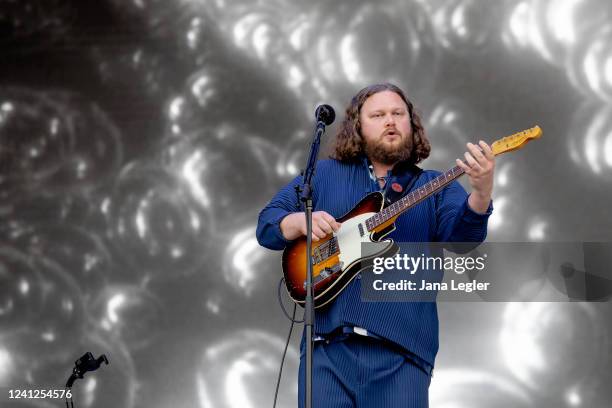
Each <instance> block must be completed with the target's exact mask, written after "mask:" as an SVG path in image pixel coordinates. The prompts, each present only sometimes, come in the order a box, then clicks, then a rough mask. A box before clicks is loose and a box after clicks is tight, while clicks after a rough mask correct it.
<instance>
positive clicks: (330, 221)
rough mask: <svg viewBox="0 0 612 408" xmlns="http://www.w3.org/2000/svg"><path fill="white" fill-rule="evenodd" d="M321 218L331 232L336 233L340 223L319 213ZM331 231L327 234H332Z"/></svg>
mask: <svg viewBox="0 0 612 408" xmlns="http://www.w3.org/2000/svg"><path fill="white" fill-rule="evenodd" d="M321 217H322V219H323V220H324V221H325V222H326V223H327V224H328V225H329V226H330V228H331V229H332V231H338V229H339V228H340V223H339V222H338V221H336V219H335V218H334V217H332V216H331V215H330V214H328V213H326V212H325V211H321ZM332 231H329V232H332Z"/></svg>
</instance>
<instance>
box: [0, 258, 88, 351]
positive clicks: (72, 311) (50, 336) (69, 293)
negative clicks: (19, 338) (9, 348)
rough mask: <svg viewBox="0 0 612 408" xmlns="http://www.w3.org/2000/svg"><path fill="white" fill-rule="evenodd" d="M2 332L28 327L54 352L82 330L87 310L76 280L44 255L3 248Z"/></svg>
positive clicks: (0, 262) (35, 338)
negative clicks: (35, 255)
mask: <svg viewBox="0 0 612 408" xmlns="http://www.w3.org/2000/svg"><path fill="white" fill-rule="evenodd" d="M0 254H1V255H2V258H0V278H1V279H2V281H3V282H2V283H3V284H2V291H1V296H2V297H1V298H0V317H1V320H0V328H1V329H2V331H0V333H21V332H24V331H27V332H28V333H29V334H28V336H30V337H32V338H33V341H39V342H41V344H44V349H46V350H48V351H49V352H55V351H56V350H58V349H62V348H63V347H66V346H69V345H70V344H73V343H74V342H75V341H76V340H77V339H79V338H80V337H81V335H82V334H83V329H84V326H85V314H84V313H85V310H84V305H83V299H82V298H81V296H80V293H79V292H80V290H79V287H78V285H77V283H76V281H75V280H74V279H73V278H72V277H71V276H70V275H69V274H68V273H67V272H66V271H65V270H63V269H62V268H61V267H60V266H59V265H57V264H55V263H53V262H52V261H50V260H48V259H45V258H43V257H32V256H26V255H24V254H21V253H19V252H17V251H14V250H11V249H8V248H2V249H1V250H0Z"/></svg>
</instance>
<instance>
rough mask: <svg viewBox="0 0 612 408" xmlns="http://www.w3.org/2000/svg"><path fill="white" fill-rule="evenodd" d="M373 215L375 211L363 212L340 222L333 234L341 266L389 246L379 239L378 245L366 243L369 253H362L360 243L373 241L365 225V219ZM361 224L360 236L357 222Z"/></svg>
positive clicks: (346, 265) (348, 264)
mask: <svg viewBox="0 0 612 408" xmlns="http://www.w3.org/2000/svg"><path fill="white" fill-rule="evenodd" d="M373 215H375V213H365V214H361V215H357V216H355V217H353V218H351V219H348V220H346V221H344V222H343V223H342V225H341V226H340V229H339V230H338V231H336V233H335V234H334V235H335V236H336V238H337V240H338V248H339V249H340V255H339V258H340V262H342V268H343V269H344V268H347V267H348V266H350V265H351V264H352V263H353V262H356V261H358V260H359V259H361V258H364V257H369V256H374V255H376V254H378V253H380V252H382V251H384V250H385V249H386V248H387V247H389V245H390V242H389V241H381V242H380V243H377V244H378V245H372V244H371V245H368V246H367V248H368V249H372V251H371V252H370V251H368V252H370V253H362V248H361V244H362V243H363V242H373V241H372V240H371V237H370V233H369V232H368V230H367V228H366V226H365V220H367V219H368V218H370V217H371V216H373ZM360 223H361V224H363V231H364V234H363V236H361V234H360V232H359V224H360Z"/></svg>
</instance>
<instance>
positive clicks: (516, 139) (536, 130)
mask: <svg viewBox="0 0 612 408" xmlns="http://www.w3.org/2000/svg"><path fill="white" fill-rule="evenodd" d="M541 136H542V129H540V127H539V126H534V127H532V128H530V129H525V130H523V131H522V132H518V133H515V134H513V135H510V136H506V137H504V138H501V139H499V140H496V141H495V142H493V144H492V145H491V150H493V154H494V155H496V156H497V155H498V154H502V153H507V152H511V151H513V150H518V149H520V148H522V147H523V146H524V145H525V144H527V143H528V142H529V141H530V140H532V139H539V138H540V137H541Z"/></svg>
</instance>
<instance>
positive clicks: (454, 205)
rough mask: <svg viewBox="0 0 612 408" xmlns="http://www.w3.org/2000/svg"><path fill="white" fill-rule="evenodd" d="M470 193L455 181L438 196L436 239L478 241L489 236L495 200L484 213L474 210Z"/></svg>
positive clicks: (440, 240)
mask: <svg viewBox="0 0 612 408" xmlns="http://www.w3.org/2000/svg"><path fill="white" fill-rule="evenodd" d="M468 197H469V195H468V194H467V192H466V191H465V189H464V188H463V187H462V186H461V184H459V183H458V182H457V181H453V182H452V183H450V184H449V185H448V186H447V187H446V188H444V189H443V190H442V191H440V192H439V193H438V194H437V196H436V220H437V229H436V240H437V241H439V242H477V243H480V242H482V241H484V240H485V238H486V237H487V224H488V220H489V216H490V215H491V213H492V212H493V200H491V202H490V203H489V208H487V211H486V212H485V213H484V214H479V213H477V212H475V211H474V210H472V209H471V208H470V206H469V204H468Z"/></svg>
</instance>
